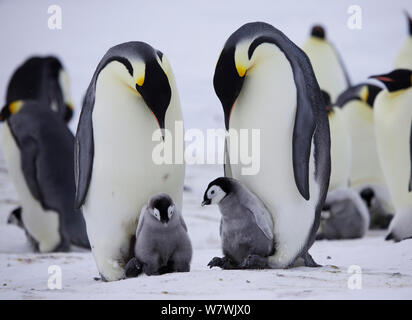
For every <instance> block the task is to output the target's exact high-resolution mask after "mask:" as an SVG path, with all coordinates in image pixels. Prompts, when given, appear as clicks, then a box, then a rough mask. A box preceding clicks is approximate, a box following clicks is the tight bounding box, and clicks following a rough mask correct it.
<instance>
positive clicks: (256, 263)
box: [240, 254, 269, 269]
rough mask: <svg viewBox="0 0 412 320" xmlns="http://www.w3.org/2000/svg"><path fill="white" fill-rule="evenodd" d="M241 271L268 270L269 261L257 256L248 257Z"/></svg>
mask: <svg viewBox="0 0 412 320" xmlns="http://www.w3.org/2000/svg"><path fill="white" fill-rule="evenodd" d="M240 268H241V269H268V268H269V264H268V259H267V258H266V257H261V256H258V255H256V254H250V255H248V256H247V257H246V258H245V259H244V260H243V261H242V263H241V264H240Z"/></svg>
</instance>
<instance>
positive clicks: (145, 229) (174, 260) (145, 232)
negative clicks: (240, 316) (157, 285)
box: [125, 193, 192, 278]
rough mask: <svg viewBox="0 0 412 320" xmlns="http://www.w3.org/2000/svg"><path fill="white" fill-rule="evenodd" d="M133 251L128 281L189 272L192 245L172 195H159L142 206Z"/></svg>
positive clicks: (127, 267) (127, 266)
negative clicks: (147, 276)
mask: <svg viewBox="0 0 412 320" xmlns="http://www.w3.org/2000/svg"><path fill="white" fill-rule="evenodd" d="M133 249H134V257H133V258H132V259H130V260H129V262H128V263H127V264H126V266H125V278H132V277H137V276H138V275H140V274H141V273H145V274H146V275H149V276H151V275H162V274H166V273H171V272H189V271H190V262H191V259H192V244H191V242H190V239H189V236H188V233H187V227H186V223H185V221H184V220H183V217H182V214H181V213H180V211H179V210H178V209H177V207H176V204H175V203H174V202H173V200H172V198H171V197H170V196H169V195H167V194H165V193H158V194H156V195H154V196H152V197H151V198H150V199H149V202H148V203H147V205H145V206H144V207H143V209H142V211H141V214H140V217H139V222H138V225H137V230H136V238H135V245H134V248H133Z"/></svg>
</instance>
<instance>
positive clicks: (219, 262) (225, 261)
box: [207, 257, 239, 270]
mask: <svg viewBox="0 0 412 320" xmlns="http://www.w3.org/2000/svg"><path fill="white" fill-rule="evenodd" d="M207 266H208V267H209V268H213V267H219V268H222V269H227V270H229V269H239V267H238V266H237V265H235V264H234V263H233V261H232V260H231V259H229V258H228V257H223V258H219V257H214V258H213V259H212V260H210V262H209V263H208V264H207Z"/></svg>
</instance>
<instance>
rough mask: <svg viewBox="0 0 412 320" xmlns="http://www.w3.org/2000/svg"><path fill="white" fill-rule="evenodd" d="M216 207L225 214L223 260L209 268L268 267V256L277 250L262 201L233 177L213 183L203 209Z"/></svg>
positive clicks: (221, 227) (208, 190)
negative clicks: (207, 206)
mask: <svg viewBox="0 0 412 320" xmlns="http://www.w3.org/2000/svg"><path fill="white" fill-rule="evenodd" d="M210 204H217V205H218V206H219V210H220V212H221V214H222V220H221V222H220V236H221V238H222V251H223V254H224V257H223V258H219V257H215V258H213V259H212V260H211V261H210V262H209V264H208V266H209V267H210V268H212V267H220V268H222V269H264V268H269V265H268V260H267V257H268V256H270V255H272V254H273V251H274V247H275V246H274V235H273V221H272V218H271V215H270V213H269V211H268V210H267V209H266V207H265V205H264V204H263V202H262V201H261V200H260V199H259V198H258V197H257V196H256V195H254V194H253V193H252V192H251V191H249V190H248V189H247V188H246V187H245V186H243V185H242V184H241V183H240V182H239V181H237V180H236V179H233V178H226V177H220V178H217V179H216V180H214V181H212V182H211V183H210V184H209V185H208V187H207V189H206V191H205V194H204V197H203V202H202V206H204V205H210Z"/></svg>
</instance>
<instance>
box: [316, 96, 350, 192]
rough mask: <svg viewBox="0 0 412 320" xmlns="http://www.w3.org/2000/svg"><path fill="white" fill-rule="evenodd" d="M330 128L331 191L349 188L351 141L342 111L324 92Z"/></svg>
mask: <svg viewBox="0 0 412 320" xmlns="http://www.w3.org/2000/svg"><path fill="white" fill-rule="evenodd" d="M322 94H323V99H324V101H325V105H326V107H325V108H326V111H327V113H328V119H329V128H330V141H331V143H330V156H331V164H332V166H331V173H330V182H329V190H332V189H336V188H341V187H347V186H348V182H349V174H350V168H351V163H350V162H351V141H350V137H349V130H348V126H347V123H346V119H345V117H344V115H343V113H342V110H341V109H340V108H338V107H337V106H334V105H332V102H331V99H330V95H329V94H328V93H327V92H326V91H324V90H322Z"/></svg>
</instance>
